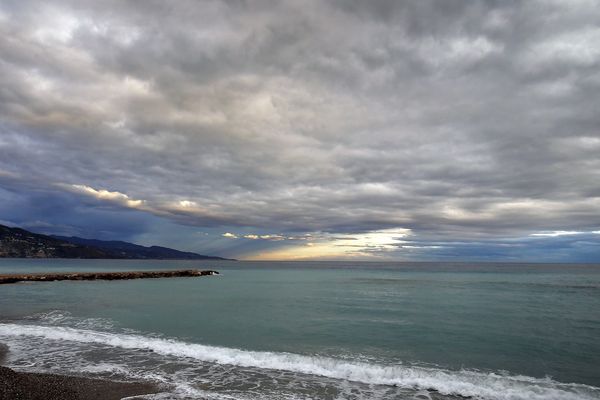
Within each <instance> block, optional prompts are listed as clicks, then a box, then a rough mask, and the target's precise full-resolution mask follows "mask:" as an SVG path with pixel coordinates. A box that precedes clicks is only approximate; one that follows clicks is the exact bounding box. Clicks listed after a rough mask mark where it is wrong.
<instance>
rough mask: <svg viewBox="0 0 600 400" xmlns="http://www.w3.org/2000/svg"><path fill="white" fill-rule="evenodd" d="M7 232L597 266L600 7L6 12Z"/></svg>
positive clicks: (386, 4)
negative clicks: (19, 230)
mask: <svg viewBox="0 0 600 400" xmlns="http://www.w3.org/2000/svg"><path fill="white" fill-rule="evenodd" d="M0 224H7V225H11V226H21V227H23V228H26V229H29V230H33V231H36V232H42V233H55V234H62V235H77V236H83V237H94V238H99V239H121V240H128V241H133V242H136V243H140V244H146V245H150V244H159V245H165V246H171V247H175V248H179V249H184V250H191V251H197V252H200V253H204V254H214V255H221V256H226V257H237V258H245V259H306V258H312V259H372V260H507V261H518V260H527V261H600V1H598V0H530V1H511V0H502V1H494V0H487V1H483V0H482V1H463V0H460V1H459V0H439V1H430V0H419V1H395V0H370V1H362V0H360V1H353V0H339V1H338V0H331V1H323V0H314V1H313V0H302V1H300V0H293V1H260V0H257V1H244V0H231V1H210V0H207V1H185V0H181V1H171V2H169V1H162V0H161V1H158V0H157V1H144V2H140V1H121V0H119V1H116V0H115V1H104V0H103V1H97V0H94V1H82V0H72V1H69V0H59V1H52V2H48V1H29V0H14V1H11V0H1V1H0Z"/></svg>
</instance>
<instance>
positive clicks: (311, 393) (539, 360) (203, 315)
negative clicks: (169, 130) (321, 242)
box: [0, 260, 600, 399]
mask: <svg viewBox="0 0 600 400" xmlns="http://www.w3.org/2000/svg"><path fill="white" fill-rule="evenodd" d="M191 267H194V268H211V269H217V270H219V271H220V272H221V275H220V276H215V277H202V278H192V279H190V278H187V279H186V278H174V279H157V280H132V281H112V282H103V281H97V282H53V283H28V284H16V285H3V286H0V342H3V343H6V344H8V345H9V346H10V349H11V352H10V356H9V358H8V361H7V364H8V365H10V366H12V367H13V368H16V369H22V370H35V371H52V372H70V373H73V372H75V373H78V374H82V375H91V376H98V377H109V378H114V379H152V380H156V381H159V382H162V383H163V384H164V387H165V393H164V394H163V395H162V396H163V398H181V399H183V398H223V399H259V398H260V399H262V398H266V399H312V398H314V399H321V398H323V399H362V398H364V399H367V398H369V399H372V398H381V399H388V398H389V399H427V398H430V399H437V398H458V397H457V395H462V396H473V397H475V398H481V399H536V398H539V399H600V389H598V388H599V387H600V266H599V265H548V264H546V265H544V264H519V265H517V264H443V263H435V264H410V263H354V262H353V263H327V262H323V263H300V262H294V263H291V262H290V263H273V262H269V263H264V262H263V263H260V262H215V261H211V262H208V261H207V262H197V261H191V262H190V261H115V260H0V273H8V272H41V271H53V272H54V271H100V270H102V271H107V270H152V269H170V268H191Z"/></svg>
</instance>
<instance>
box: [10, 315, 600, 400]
mask: <svg viewBox="0 0 600 400" xmlns="http://www.w3.org/2000/svg"><path fill="white" fill-rule="evenodd" d="M1 337H5V338H10V337H12V338H15V337H35V338H41V339H46V340H55V341H69V342H76V343H89V344H99V345H104V346H111V347H116V348H121V349H128V350H137V349H139V350H143V351H148V350H152V351H153V352H154V353H156V354H160V355H164V356H169V357H178V358H182V359H185V360H192V361H194V360H196V361H200V362H208V363H216V364H227V365H233V366H238V367H247V368H259V369H268V370H279V371H287V372H294V373H301V374H309V375H317V376H323V377H327V378H333V379H341V380H347V381H354V382H361V383H366V384H375V385H393V386H398V387H401V388H414V389H423V388H433V389H436V390H437V391H439V392H440V393H442V394H446V395H451V394H460V395H462V396H473V397H475V398H482V399H494V400H495V399H497V400H525V399H527V400H536V399H539V400H542V399H544V400H547V399H554V400H592V399H596V400H598V399H600V388H594V387H591V386H587V385H581V384H565V383H559V382H556V381H553V380H551V379H549V378H547V379H537V378H532V377H526V376H504V375H500V374H493V373H482V372H477V371H467V370H462V371H449V370H443V369H434V368H422V367H414V366H402V365H392V366H387V365H379V364H374V363H365V362H353V361H346V360H339V359H334V358H327V357H317V356H305V355H298V354H291V353H274V352H257V351H246V350H240V349H233V348H225V347H216V346H206V345H202V344H194V343H186V342H182V341H177V340H171V339H164V338H157V337H149V336H144V335H140V334H127V333H112V332H101V331H96V330H91V329H81V328H72V327H65V326H41V325H29V324H13V323H0V338H1Z"/></svg>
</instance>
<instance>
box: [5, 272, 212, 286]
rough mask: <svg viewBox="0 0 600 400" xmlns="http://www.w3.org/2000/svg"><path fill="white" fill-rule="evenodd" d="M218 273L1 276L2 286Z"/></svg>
mask: <svg viewBox="0 0 600 400" xmlns="http://www.w3.org/2000/svg"><path fill="white" fill-rule="evenodd" d="M218 274H219V273H218V272H217V271H212V270H204V271H203V270H197V269H184V270H172V271H125V272H66V273H49V274H44V273H36V274H4V275H0V284H6V283H18V282H52V281H97V280H106V281H115V280H125V279H152V278H187V277H196V276H206V275H218Z"/></svg>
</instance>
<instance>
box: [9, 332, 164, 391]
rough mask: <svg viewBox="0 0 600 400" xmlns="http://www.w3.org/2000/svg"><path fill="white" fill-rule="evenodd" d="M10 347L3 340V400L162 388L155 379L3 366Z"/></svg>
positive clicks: (157, 389) (156, 389)
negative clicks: (95, 376)
mask: <svg viewBox="0 0 600 400" xmlns="http://www.w3.org/2000/svg"><path fill="white" fill-rule="evenodd" d="M7 353H8V347H7V346H5V345H4V344H2V343H0V400H14V399H20V400H48V399H61V400H120V399H123V398H131V400H133V399H135V398H136V396H144V395H149V394H153V393H157V392H159V391H160V389H159V387H158V385H157V384H155V383H152V382H117V381H110V380H103V379H93V378H81V377H76V376H70V375H56V374H45V373H34V372H17V371H14V370H12V369H10V368H7V367H3V366H1V364H3V363H4V362H5V361H6V357H7Z"/></svg>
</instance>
